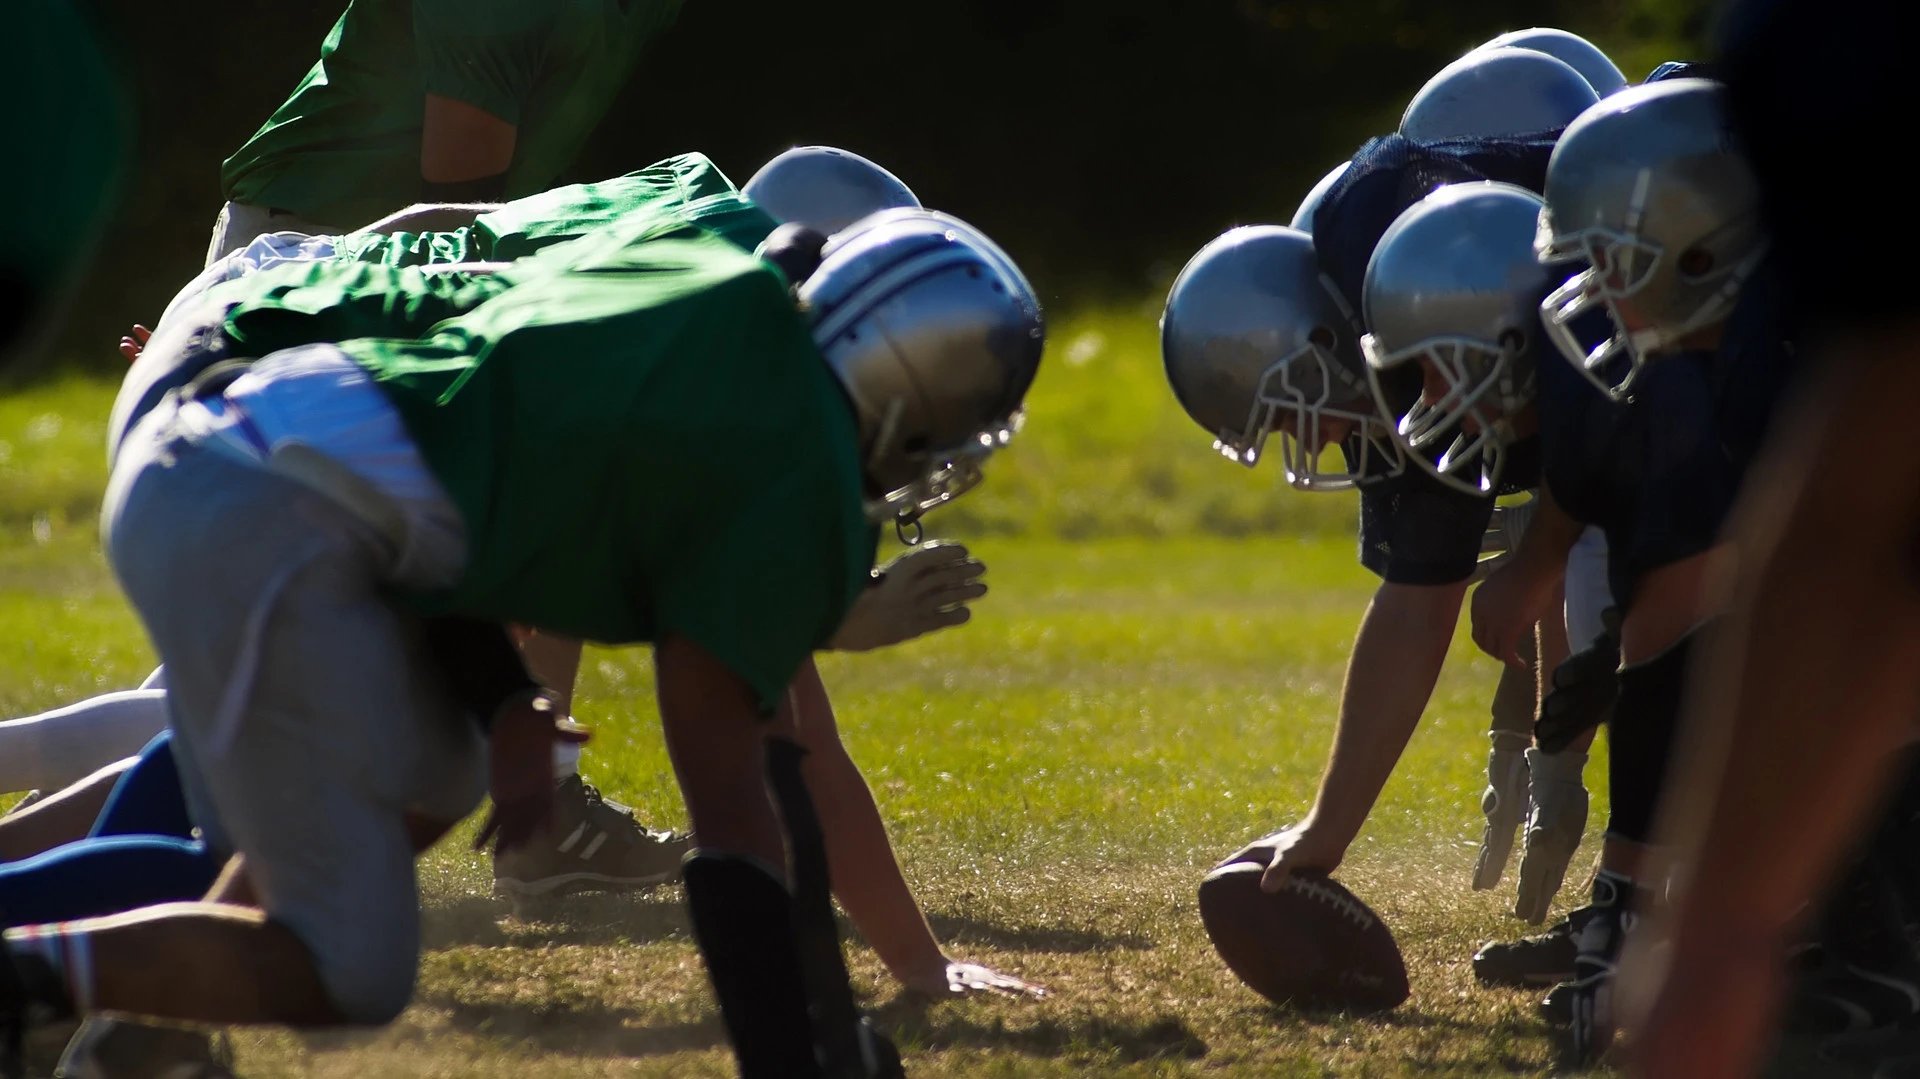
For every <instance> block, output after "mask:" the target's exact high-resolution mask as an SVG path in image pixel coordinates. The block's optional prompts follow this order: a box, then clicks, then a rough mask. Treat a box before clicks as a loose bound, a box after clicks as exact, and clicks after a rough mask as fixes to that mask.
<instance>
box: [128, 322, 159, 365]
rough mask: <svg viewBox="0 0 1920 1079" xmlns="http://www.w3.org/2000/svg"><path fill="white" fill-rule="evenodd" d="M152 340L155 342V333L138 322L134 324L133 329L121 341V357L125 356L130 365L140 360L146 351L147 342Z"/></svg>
mask: <svg viewBox="0 0 1920 1079" xmlns="http://www.w3.org/2000/svg"><path fill="white" fill-rule="evenodd" d="M151 340H153V331H152V330H149V329H147V328H146V327H145V326H142V325H140V324H139V323H138V322H136V323H134V324H133V329H132V330H129V331H128V332H127V335H126V336H125V337H122V338H121V339H120V355H122V356H125V357H126V358H127V362H128V363H132V362H134V361H135V360H138V359H139V358H140V353H142V352H144V351H145V350H146V347H147V342H148V341H151Z"/></svg>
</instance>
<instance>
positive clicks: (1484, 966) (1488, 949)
mask: <svg viewBox="0 0 1920 1079" xmlns="http://www.w3.org/2000/svg"><path fill="white" fill-rule="evenodd" d="M1592 913H1593V912H1592V910H1591V909H1590V908H1588V907H1580V908H1578V909H1576V910H1573V911H1570V912H1568V914H1567V916H1566V917H1565V918H1562V919H1560V920H1559V921H1557V922H1555V923H1553V924H1552V925H1551V926H1548V927H1547V931H1546V932H1544V933H1539V934H1536V935H1534V936H1531V937H1521V938H1520V939H1519V940H1496V941H1494V942H1492V943H1491V944H1484V945H1481V947H1480V950H1479V951H1477V952H1475V953H1473V976H1474V977H1475V978H1477V979H1479V981H1480V984H1481V985H1508V986H1513V987H1515V988H1519V989H1532V988H1536V987H1539V986H1542V985H1552V984H1554V983H1555V982H1564V981H1567V980H1568V979H1570V978H1572V977H1573V958H1574V953H1575V952H1576V951H1577V950H1578V949H1577V948H1575V946H1574V937H1575V936H1576V935H1577V934H1578V933H1579V931H1580V928H1581V927H1582V926H1584V925H1586V924H1587V919H1588V918H1589V917H1591V916H1592Z"/></svg>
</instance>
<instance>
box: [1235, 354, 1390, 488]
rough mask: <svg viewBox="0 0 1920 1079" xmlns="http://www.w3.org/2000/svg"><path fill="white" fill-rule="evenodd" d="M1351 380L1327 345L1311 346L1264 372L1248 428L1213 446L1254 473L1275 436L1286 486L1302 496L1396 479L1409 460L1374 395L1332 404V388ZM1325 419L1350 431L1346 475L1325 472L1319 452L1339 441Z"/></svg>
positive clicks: (1343, 443) (1345, 438)
mask: <svg viewBox="0 0 1920 1079" xmlns="http://www.w3.org/2000/svg"><path fill="white" fill-rule="evenodd" d="M1350 377H1351V376H1349V375H1348V374H1347V372H1346V371H1345V369H1344V368H1343V367H1342V366H1341V364H1340V363H1339V361H1338V360H1336V359H1335V358H1334V357H1333V356H1332V355H1331V354H1330V353H1329V352H1328V351H1327V349H1326V348H1325V347H1324V346H1322V345H1321V344H1319V343H1317V342H1314V341H1312V340H1309V341H1308V343H1307V344H1306V345H1305V346H1303V347H1301V348H1300V349H1298V350H1296V351H1294V352H1292V353H1289V354H1288V355H1286V356H1283V357H1281V358H1280V359H1279V360H1278V361H1277V362H1275V363H1274V364H1273V365H1272V366H1271V367H1269V368H1267V369H1266V371H1265V372H1264V373H1262V374H1261V376H1260V382H1259V387H1258V388H1257V389H1256V390H1255V391H1254V398H1253V408H1252V410H1251V411H1250V412H1249V413H1248V416H1247V424H1246V427H1244V428H1243V429H1242V430H1240V431H1239V432H1237V433H1236V432H1231V431H1222V432H1220V436H1219V437H1218V438H1217V439H1215V440H1214V443H1213V446H1214V448H1215V449H1217V450H1219V451H1220V452H1221V453H1222V454H1224V455H1225V456H1226V457H1227V458H1228V459H1229V460H1232V461H1238V462H1239V463H1241V464H1243V465H1245V466H1247V467H1248V468H1252V467H1253V466H1254V465H1256V464H1258V463H1259V461H1260V454H1261V452H1262V451H1263V450H1264V448H1265V446H1266V441H1267V439H1268V438H1269V437H1272V436H1274V435H1278V436H1279V439H1280V464H1281V468H1282V469H1283V470H1284V471H1285V473H1286V477H1287V483H1288V484H1289V485H1290V486H1292V487H1293V488H1295V489H1296V490H1301V491H1343V490H1346V489H1348V488H1351V487H1355V486H1358V485H1359V484H1362V483H1367V482H1370V481H1373V480H1378V479H1385V478H1387V477H1389V476H1395V475H1398V474H1399V473H1400V472H1401V470H1402V469H1404V468H1405V467H1406V459H1405V455H1404V454H1402V453H1401V451H1400V447H1399V445H1398V444H1396V443H1395V442H1394V440H1393V438H1392V437H1391V436H1390V434H1389V432H1388V430H1387V426H1386V424H1385V423H1383V422H1382V421H1381V418H1380V413H1379V411H1378V410H1377V409H1375V408H1374V407H1373V405H1372V401H1371V399H1370V397H1369V396H1368V395H1367V394H1363V395H1362V396H1360V397H1359V398H1357V399H1356V398H1342V399H1340V400H1338V401H1335V400H1333V388H1334V386H1335V385H1336V384H1339V383H1342V382H1344V381H1345V380H1346V379H1347V378H1350ZM1289 420H1291V421H1292V422H1291V423H1289V422H1287V421H1289ZM1327 420H1335V421H1339V422H1340V423H1342V424H1344V425H1346V427H1347V430H1346V431H1345V432H1344V433H1343V434H1342V435H1341V437H1340V438H1339V439H1338V440H1337V441H1339V442H1340V444H1341V447H1342V452H1343V453H1345V454H1346V455H1347V457H1348V466H1347V467H1346V468H1344V469H1335V470H1330V471H1322V470H1321V468H1320V455H1321V453H1322V452H1324V451H1325V450H1326V449H1327V448H1328V445H1329V443H1330V442H1332V441H1336V440H1334V439H1332V438H1330V437H1329V436H1330V435H1331V434H1332V432H1331V431H1329V430H1328V427H1329V426H1330V425H1329V424H1327V423H1326V421H1327Z"/></svg>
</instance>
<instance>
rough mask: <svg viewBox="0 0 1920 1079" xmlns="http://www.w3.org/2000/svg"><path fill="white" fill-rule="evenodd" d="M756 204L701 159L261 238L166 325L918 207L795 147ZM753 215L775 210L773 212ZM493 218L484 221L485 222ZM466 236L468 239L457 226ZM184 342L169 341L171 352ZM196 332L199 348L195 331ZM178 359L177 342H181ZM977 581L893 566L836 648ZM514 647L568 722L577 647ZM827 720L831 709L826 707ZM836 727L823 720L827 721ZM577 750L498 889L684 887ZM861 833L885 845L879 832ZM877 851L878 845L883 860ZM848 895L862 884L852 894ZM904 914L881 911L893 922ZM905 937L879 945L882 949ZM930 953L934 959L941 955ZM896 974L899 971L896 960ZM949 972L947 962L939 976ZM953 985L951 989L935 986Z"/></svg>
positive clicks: (132, 402)
mask: <svg viewBox="0 0 1920 1079" xmlns="http://www.w3.org/2000/svg"><path fill="white" fill-rule="evenodd" d="M747 186H748V189H749V190H751V191H753V192H755V193H756V194H757V196H758V198H757V199H755V198H743V193H742V192H741V191H739V190H737V189H735V188H734V186H733V184H732V182H731V181H729V180H728V179H727V177H726V176H725V175H724V174H723V173H722V172H721V171H720V170H719V168H718V167H716V166H715V165H714V164H713V162H712V161H711V160H709V159H708V158H706V157H705V156H704V155H701V154H697V153H694V154H683V155H680V156H678V157H674V158H669V159H667V160H665V161H662V162H659V163H657V164H655V165H652V166H649V167H648V168H645V169H641V170H638V171H635V172H632V173H628V174H626V175H624V176H618V177H614V178H612V179H609V180H604V181H600V182H597V183H590V184H576V185H571V186H567V187H561V188H555V189H554V190H552V191H546V192H542V193H540V194H537V195H532V196H529V197H527V198H524V199H519V200H516V201H514V202H511V203H507V204H505V205H501V206H491V207H455V206H420V207H412V208H409V209H408V210H406V211H403V212H401V213H400V214H396V215H394V216H393V217H392V218H390V219H388V220H387V221H384V222H380V223H378V224H377V226H376V228H374V229H370V230H366V231H362V232H360V233H355V234H351V235H347V236H337V237H335V236H303V235H300V234H298V233H280V234H274V235H268V236H262V237H259V238H258V239H256V240H255V241H254V242H253V243H252V244H250V245H248V246H247V247H246V248H244V249H243V250H240V251H236V252H234V253H233V254H231V255H229V256H227V257H225V258H223V259H220V260H218V261H217V262H216V263H214V264H213V265H212V266H209V267H208V268H207V270H206V271H205V272H203V273H202V274H201V275H200V276H199V277H198V278H196V279H195V281H194V282H192V283H190V284H189V285H188V286H187V287H186V288H184V289H182V290H181V292H180V294H179V295H178V296H177V297H176V298H175V299H174V301H173V302H172V303H171V304H170V305H169V307H168V314H167V315H166V316H163V318H162V322H163V323H166V322H168V321H169V320H170V319H173V318H174V316H175V313H176V312H181V311H183V310H185V309H187V308H190V307H192V306H193V305H194V304H196V303H197V302H198V301H199V299H200V297H201V296H202V295H203V293H204V292H205V291H206V290H207V289H209V288H211V287H213V286H214V285H216V284H218V283H220V282H222V281H228V280H234V279H236V278H239V277H244V276H247V275H249V274H253V273H257V272H260V271H261V270H264V269H270V268H272V267H275V266H280V265H284V264H287V263H292V262H309V261H317V260H323V259H338V260H352V261H365V262H373V263H380V264H384V265H392V266H408V265H443V264H449V263H457V262H485V263H503V262H511V261H513V260H515V259H520V258H525V257H528V256H530V255H533V254H535V253H536V252H539V251H541V250H544V249H546V248H548V247H550V246H552V245H554V244H557V243H562V242H565V241H567V240H571V239H576V238H579V237H581V236H585V235H587V234H589V233H591V232H593V231H594V230H596V229H599V228H603V227H605V226H608V225H610V224H613V223H614V222H617V221H619V220H621V219H622V218H623V217H627V216H629V215H633V214H639V213H647V214H655V215H660V214H666V213H671V214H672V215H673V217H672V220H671V221H669V220H668V219H666V218H661V222H662V223H661V225H660V227H661V228H662V229H666V228H669V227H672V223H673V222H682V223H686V224H688V225H690V226H697V227H699V228H701V229H703V230H707V231H711V232H713V233H715V234H716V235H718V236H720V237H722V238H724V239H726V240H728V241H729V242H732V243H734V244H735V245H737V246H739V247H741V248H742V249H744V250H748V251H751V250H754V249H755V248H756V247H758V246H759V245H761V244H762V243H763V242H765V241H766V240H767V239H768V237H769V235H770V234H771V233H772V231H773V230H774V228H775V226H776V224H777V223H778V224H788V225H794V226H804V227H807V228H810V229H814V230H815V231H819V232H825V231H827V230H829V229H833V230H836V231H837V230H839V229H843V228H845V227H846V226H847V225H848V224H850V223H851V221H853V220H858V219H862V218H866V217H869V216H870V215H872V214H874V213H878V212H879V211H882V210H887V209H899V208H912V207H917V206H918V205H919V202H918V200H917V199H916V198H915V197H914V196H913V193H912V191H910V190H909V189H908V188H907V187H906V185H905V184H903V183H901V182H900V180H899V179H898V178H897V177H895V176H893V174H892V173H889V172H887V171H886V170H885V169H884V168H882V167H881V166H879V165H877V164H875V163H873V162H871V161H869V160H867V159H866V158H863V157H860V156H859V155H857V154H853V153H851V152H849V151H845V150H840V149H837V148H832V147H799V148H795V149H793V150H789V151H787V152H785V153H782V154H781V155H779V156H778V157H776V158H774V159H773V160H772V161H769V162H768V163H767V164H766V165H765V166H763V167H762V168H761V169H760V170H759V171H758V172H757V173H755V175H754V177H753V179H752V180H750V181H749V182H748V185H747ZM760 200H765V201H767V202H769V203H771V204H772V205H773V206H775V207H778V208H779V212H778V213H773V212H770V211H766V210H765V209H764V207H762V206H761V202H760ZM476 211H484V212H476ZM421 222H427V223H432V224H435V225H436V226H439V227H441V228H444V229H445V231H440V230H438V229H436V230H430V231H423V232H410V231H407V229H408V228H409V227H411V226H412V225H414V224H416V223H421ZM462 222H465V223H462ZM178 332H179V331H177V330H176V331H175V333H174V336H177V335H178ZM191 332H198V331H197V329H196V330H193V331H191ZM176 344H177V342H176ZM190 354H191V353H190V352H186V351H183V350H182V349H180V348H178V347H172V348H161V349H160V350H158V351H157V353H156V358H155V359H153V360H149V361H147V362H145V363H142V362H139V361H138V359H137V357H136V365H135V369H134V371H133V373H132V374H131V375H130V384H134V383H142V384H145V388H144V389H143V390H141V391H139V392H130V393H126V394H123V396H122V398H121V400H120V408H119V410H118V411H117V412H116V415H115V418H114V420H113V422H112V424H111V426H112V427H113V429H114V430H116V431H118V430H122V429H124V428H125V427H126V426H127V424H128V415H129V414H130V413H131V412H133V411H140V410H144V409H145V408H147V407H150V406H151V404H152V402H153V401H155V400H157V398H158V397H159V396H160V395H161V394H162V393H164V392H165V391H166V390H168V389H170V388H172V387H174V386H176V385H179V384H181V383H183V382H184V381H185V380H186V378H188V377H189V376H190V374H191V372H190V371H188V370H185V369H179V368H177V367H176V366H175V364H176V363H177V360H178V359H179V358H180V357H182V356H185V355H190ZM983 570H984V567H983V566H981V564H980V563H979V562H978V561H976V560H974V559H972V558H971V557H970V556H969V554H968V552H967V549H966V548H965V547H964V546H962V545H958V544H950V543H946V544H942V543H934V544H924V545H919V546H916V547H914V548H913V549H912V550H910V551H908V552H907V553H906V554H904V555H902V556H901V557H900V558H898V559H897V560H896V561H895V562H894V563H893V564H892V565H890V566H888V567H885V568H884V569H882V570H879V571H876V574H875V579H874V582H873V586H872V587H871V588H869V589H867V590H866V591H865V592H863V593H862V597H861V601H860V602H859V603H858V604H856V606H855V608H854V610H853V612H852V613H851V614H850V616H849V618H848V620H847V623H846V624H845V625H844V626H842V628H841V632H840V634H839V635H838V636H836V638H835V640H834V642H833V643H834V646H835V647H836V648H839V649H843V650H849V651H864V650H868V649H872V648H878V647H883V646H886V645H889V644H893V643H897V642H899V641H902V640H907V639H911V638H913V637H917V636H920V635H922V634H924V633H928V632H932V631H933V630H936V629H939V628H942V627H944V626H948V625H953V624H957V623H958V622H961V621H964V620H965V619H966V618H967V616H968V612H967V608H966V603H967V602H969V601H971V600H973V599H977V598H979V596H980V595H981V594H984V592H985V585H984V584H982V583H980V582H979V580H978V578H979V576H980V574H981V573H982V572H983ZM518 643H519V644H520V646H521V648H522V651H523V652H524V653H525V654H526V655H527V657H528V662H529V664H530V666H531V667H532V669H533V673H534V675H535V676H536V678H537V679H538V680H539V681H540V682H541V683H542V684H543V685H546V686H547V687H548V688H550V689H553V690H554V691H555V692H556V693H558V694H559V699H560V701H561V703H562V705H563V707H565V708H567V709H569V710H570V709H571V703H572V695H573V686H574V681H575V678H576V675H577V672H578V668H579V662H580V643H579V642H578V641H569V640H565V639H561V638H557V637H555V636H554V635H552V634H551V633H539V632H531V631H530V632H525V633H522V634H520V635H519V638H518ZM821 704H822V706H823V707H824V704H825V698H824V696H823V697H822V698H821ZM828 721H829V722H830V715H829V717H828ZM579 761H580V752H579V747H578V746H574V745H568V744H563V745H561V746H559V747H557V748H556V759H555V776H556V783H557V784H558V787H557V791H556V799H557V801H556V804H557V807H558V808H557V810H556V813H557V814H558V818H557V823H556V827H555V828H554V829H553V831H552V833H551V836H552V838H551V840H548V839H546V838H544V837H543V838H542V839H540V840H538V841H536V842H534V843H530V844H527V845H524V846H522V847H519V848H517V849H515V850H512V851H509V852H506V853H505V854H503V855H502V856H500V857H498V858H496V859H495V860H494V886H495V888H496V890H498V891H499V892H500V893H501V894H504V895H506V896H508V897H510V898H512V899H514V900H515V901H516V903H518V902H520V901H523V900H525V899H527V898H530V897H537V896H545V895H552V894H557V893H561V892H568V891H580V890H587V889H595V890H625V889H633V888H644V887H650V886H652V885H655V884H658V883H660V882H662V881H664V880H667V879H670V878H672V877H673V876H675V875H677V874H678V872H679V866H680V859H681V857H682V855H684V854H685V852H686V850H687V846H688V840H687V839H686V837H684V836H678V835H672V834H668V833H663V832H657V831H654V830H651V829H647V828H644V827H642V826H641V825H640V824H639V823H638V822H637V821H636V820H635V818H634V815H633V813H632V811H631V810H629V809H628V808H627V807H625V806H620V805H617V804H615V803H612V802H608V801H605V800H604V799H602V798H601V796H600V794H599V792H598V791H597V790H596V789H595V788H594V787H593V786H592V785H591V784H590V783H587V782H585V781H584V779H583V778H582V777H581V776H580V774H579ZM870 823H871V824H872V825H873V827H869V828H865V829H863V832H866V833H868V834H874V835H882V834H883V832H882V831H881V830H879V829H878V820H877V817H876V818H875V819H874V821H872V822H870ZM875 850H876V852H880V851H884V850H885V848H884V844H882V845H880V846H879V847H876V848H875ZM892 864H893V863H892V858H891V853H890V851H889V852H886V857H885V859H884V860H883V862H880V863H873V866H874V867H876V868H874V869H869V870H868V871H867V872H863V873H862V874H860V875H859V877H858V879H859V880H860V881H865V880H869V879H877V880H879V881H880V882H883V883H885V882H891V888H890V891H892V892H894V893H898V894H897V895H894V896H893V897H892V898H894V899H897V898H899V896H901V895H905V894H906V892H905V885H904V883H903V882H899V881H898V880H897V876H898V874H897V869H896V870H895V871H894V872H893V873H891V874H889V873H884V872H878V867H880V866H884V865H892ZM845 879H846V880H847V881H848V886H849V887H852V886H854V883H853V882H854V878H852V877H848V878H845ZM896 908H898V904H897V903H895V902H889V903H885V904H879V905H878V911H879V913H876V914H875V915H874V917H880V916H881V915H883V914H890V913H891V912H893V911H894V910H895V909H896ZM898 909H912V910H913V911H914V912H915V917H914V918H913V919H903V920H901V921H900V926H901V928H902V930H903V932H904V935H905V937H906V938H907V939H909V940H912V941H913V945H914V946H913V947H912V949H911V951H912V953H913V957H912V958H913V961H912V962H911V963H910V964H903V965H902V966H899V967H896V968H895V969H896V970H897V971H902V972H910V973H906V974H903V976H904V977H905V980H906V981H907V982H908V984H910V985H915V986H918V987H920V988H926V989H931V987H932V984H933V981H934V980H936V972H933V971H932V967H931V966H930V965H929V964H930V963H931V956H932V955H934V954H935V953H934V952H929V951H928V949H927V947H926V945H927V943H928V942H930V941H931V936H930V935H928V934H926V933H925V932H924V929H923V928H921V931H919V932H911V931H910V930H912V929H913V928H914V927H916V926H922V923H921V922H920V921H919V919H918V916H917V907H913V906H912V904H911V903H909V905H908V908H898ZM900 935H901V934H889V933H881V934H880V939H886V940H891V939H896V938H897V937H898V936H900ZM935 952H937V949H936V950H935ZM896 958H901V957H900V956H898V955H896ZM942 968H943V970H944V957H943V962H942ZM938 977H939V978H944V974H943V973H940V974H938Z"/></svg>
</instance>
